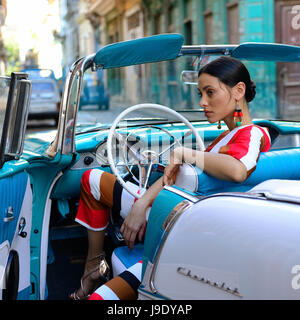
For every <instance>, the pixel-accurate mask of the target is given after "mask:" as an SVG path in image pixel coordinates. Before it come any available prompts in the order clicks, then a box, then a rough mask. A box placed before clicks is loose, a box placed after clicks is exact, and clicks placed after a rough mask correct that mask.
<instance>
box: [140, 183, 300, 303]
mask: <svg viewBox="0 0 300 320" xmlns="http://www.w3.org/2000/svg"><path fill="white" fill-rule="evenodd" d="M262 190H265V191H266V190H267V191H268V192H269V194H275V193H276V192H277V197H281V198H285V199H288V195H289V193H291V194H292V195H293V198H294V200H295V195H297V194H298V197H297V199H296V200H300V181H293V183H291V181H285V180H270V181H267V182H264V183H262V184H260V185H258V186H257V187H256V188H254V189H252V191H253V192H257V191H262ZM246 195H247V194H246ZM299 243H300V206H299V204H297V203H296V202H289V201H284V202H282V201H278V200H276V201H273V200H267V199H266V198H261V199H259V198H250V197H249V196H248V197H245V196H242V195H239V196H233V195H225V194H223V195H222V196H212V197H208V198H206V199H204V200H202V201H200V202H198V203H197V204H195V205H193V206H191V207H190V208H189V209H187V210H186V211H185V212H184V213H183V214H182V215H181V216H180V217H179V219H178V220H177V221H176V223H175V225H174V226H173V228H172V229H171V231H170V232H169V234H168V235H167V238H166V239H165V242H164V243H163V244H162V245H163V247H162V248H160V249H161V252H160V254H159V257H158V258H157V260H156V262H155V264H156V265H155V274H154V278H153V279H154V281H153V282H154V287H155V289H156V290H157V292H158V293H159V295H161V296H164V297H167V298H170V299H236V300H240V299H300V289H298V290H297V288H298V287H297V283H298V282H297V281H298V280H297V279H298V278H299V275H297V270H298V269H297V265H300V251H299ZM179 268H180V269H179ZM299 272H300V268H299ZM297 277H298V278H297ZM299 282H300V280H299ZM299 287H300V286H299ZM227 288H230V289H227ZM226 289H227V290H226ZM144 298H145V297H144Z"/></svg>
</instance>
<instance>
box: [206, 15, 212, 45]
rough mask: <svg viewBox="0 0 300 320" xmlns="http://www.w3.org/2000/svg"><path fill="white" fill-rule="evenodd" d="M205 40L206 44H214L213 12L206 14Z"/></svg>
mask: <svg viewBox="0 0 300 320" xmlns="http://www.w3.org/2000/svg"><path fill="white" fill-rule="evenodd" d="M204 40H205V44H213V43H214V37H213V14H212V11H206V12H204Z"/></svg>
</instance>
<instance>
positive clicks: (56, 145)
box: [46, 54, 95, 157]
mask: <svg viewBox="0 0 300 320" xmlns="http://www.w3.org/2000/svg"><path fill="white" fill-rule="evenodd" d="M94 57H95V54H92V55H89V56H86V57H83V58H80V59H78V60H77V61H75V62H74V63H73V65H72V66H71V67H70V70H69V72H68V74H67V77H66V82H65V86H64V88H63V92H62V98H61V109H60V114H59V121H58V129H57V135H56V138H55V141H54V142H53V143H52V144H51V145H50V146H49V148H48V149H47V151H46V153H47V155H48V156H50V157H55V155H56V154H57V153H60V154H63V155H70V154H73V153H75V128H76V121H77V113H78V106H79V100H80V94H81V88H82V83H83V75H84V72H85V71H86V70H87V69H89V68H93V60H94ZM76 81H78V82H77V85H78V86H77V89H76V93H75V99H74V100H73V101H70V100H71V92H72V90H73V86H74V85H75V83H76Z"/></svg>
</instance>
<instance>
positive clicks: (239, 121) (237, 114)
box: [233, 104, 243, 127]
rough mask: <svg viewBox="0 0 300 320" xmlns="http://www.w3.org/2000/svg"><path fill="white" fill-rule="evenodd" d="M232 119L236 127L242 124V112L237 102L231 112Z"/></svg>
mask: <svg viewBox="0 0 300 320" xmlns="http://www.w3.org/2000/svg"><path fill="white" fill-rule="evenodd" d="M233 119H234V122H235V124H236V126H237V127H240V126H241V125H242V121H243V112H242V110H241V109H240V107H239V105H238V104H237V105H236V107H235V110H234V113H233Z"/></svg>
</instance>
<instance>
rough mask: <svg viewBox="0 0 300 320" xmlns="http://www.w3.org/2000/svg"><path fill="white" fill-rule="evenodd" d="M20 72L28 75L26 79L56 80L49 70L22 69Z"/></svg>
mask: <svg viewBox="0 0 300 320" xmlns="http://www.w3.org/2000/svg"><path fill="white" fill-rule="evenodd" d="M22 72H24V73H26V74H28V79H29V80H33V79H35V80H36V79H43V78H50V79H53V80H56V77H55V74H54V72H53V70H51V69H40V68H26V69H23V70H22Z"/></svg>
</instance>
